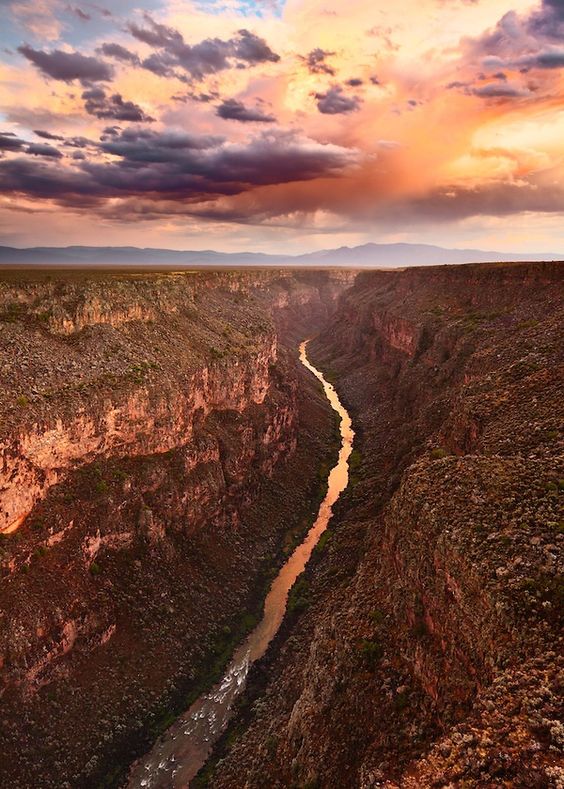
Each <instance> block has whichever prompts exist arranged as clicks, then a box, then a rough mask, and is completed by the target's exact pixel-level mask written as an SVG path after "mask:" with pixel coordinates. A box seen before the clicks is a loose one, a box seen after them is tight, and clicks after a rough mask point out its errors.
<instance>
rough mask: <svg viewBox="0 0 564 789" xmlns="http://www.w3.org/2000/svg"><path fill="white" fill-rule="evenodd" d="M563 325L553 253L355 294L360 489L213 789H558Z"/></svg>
mask: <svg viewBox="0 0 564 789" xmlns="http://www.w3.org/2000/svg"><path fill="white" fill-rule="evenodd" d="M562 317H563V316H562V268H561V266H560V265H559V264H515V265H477V266H463V267H455V268H446V267H442V268H435V269H427V270H421V269H411V270H406V271H401V272H399V271H397V272H371V273H363V274H360V275H359V276H358V278H357V281H356V284H355V285H354V287H352V288H351V289H350V290H348V291H347V292H346V293H345V294H344V295H343V296H342V299H341V302H340V305H339V309H338V312H337V315H336V317H335V319H334V321H333V323H332V325H331V327H330V329H329V330H327V331H326V332H324V333H322V334H321V336H320V337H318V338H317V339H316V340H315V341H314V342H312V344H311V346H310V354H311V356H312V358H313V359H314V362H315V364H316V365H318V366H319V367H320V368H321V369H324V370H326V371H329V372H330V373H331V375H332V376H333V380H335V382H336V386H337V388H338V390H339V392H340V394H341V397H342V399H343V400H344V402H345V403H346V404H347V407H348V408H349V410H350V411H351V413H352V415H353V420H354V423H355V429H356V430H357V440H356V449H355V453H354V454H353V457H352V459H351V460H352V484H351V486H350V489H349V491H348V492H347V493H346V494H345V496H344V498H343V499H342V500H341V501H340V502H339V505H338V511H337V513H336V515H335V518H334V520H333V523H332V525H331V528H330V536H329V539H328V540H327V541H326V542H325V545H324V547H323V548H322V550H319V551H317V553H316V555H315V559H314V561H313V562H312V563H311V565H310V566H309V567H308V569H307V571H306V578H305V581H302V582H301V584H300V603H301V604H300V606H299V608H298V609H294V610H292V611H291V612H290V613H289V615H288V616H287V618H286V621H285V623H284V625H283V628H282V630H281V632H280V634H279V637H278V639H277V643H276V645H275V648H274V649H272V650H271V651H270V653H269V654H268V655H267V656H266V658H265V660H264V661H263V662H262V664H261V665H259V666H257V667H256V668H255V669H254V671H253V673H252V677H251V681H250V686H249V692H248V694H247V697H246V699H245V700H244V701H243V702H242V704H241V705H240V708H239V711H238V715H237V718H236V720H235V722H234V724H233V727H232V731H231V732H230V735H229V737H227V738H226V739H225V741H224V742H223V744H222V746H221V747H220V749H219V750H218V752H217V754H216V763H215V765H214V769H213V771H211V770H210V769H208V770H207V772H206V773H205V775H204V776H202V781H201V783H206V784H209V785H210V786H213V787H217V788H218V789H219V788H220V787H221V789H226V788H227V787H230V788H231V787H232V788H233V789H234V788H235V787H237V788H238V787H242V786H245V787H247V788H248V789H251V788H252V789H259V787H264V786H271V787H288V786H300V787H306V786H307V787H317V788H318V789H333V787H337V786H343V787H345V786H346V787H362V788H363V789H365V788H366V789H368V787H386V788H387V789H392V788H394V789H395V788H397V787H402V788H403V787H406V788H407V787H412V788H413V789H416V788H417V789H425V787H441V786H442V787H466V788H467V789H469V788H470V787H476V788H477V787H480V788H483V789H486V788H488V789H490V788H492V789H493V788H494V787H499V788H501V787H508V786H511V787H522V789H525V787H538V789H541V787H543V788H544V787H553V789H557V787H561V786H562V785H563V781H564V768H563V762H562V748H563V745H564V741H563V739H562V732H563V727H562V706H561V694H562V684H561V683H562V673H561V672H562V662H561V655H562V640H561V633H562V631H561V627H562V541H563V539H564V537H563V535H562V522H561V519H560V518H561V516H560V515H559V509H558V508H559V498H560V497H561V492H562V488H563V486H564V482H563V477H564V473H563V468H562V433H561V430H562V401H561V381H562V368H563V365H562V347H563V344H562ZM218 759H219V761H218Z"/></svg>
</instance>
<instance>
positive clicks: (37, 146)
mask: <svg viewBox="0 0 564 789" xmlns="http://www.w3.org/2000/svg"><path fill="white" fill-rule="evenodd" d="M26 153H29V154H31V155H33V156H47V157H49V158H50V159H62V158H63V154H62V153H61V152H60V151H59V150H58V149H57V148H54V147H53V146H52V145H47V143H40V142H32V143H30V144H29V145H28V146H27V149H26Z"/></svg>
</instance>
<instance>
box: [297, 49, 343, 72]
mask: <svg viewBox="0 0 564 789" xmlns="http://www.w3.org/2000/svg"><path fill="white" fill-rule="evenodd" d="M334 54H335V53H334V52H326V51H325V50H324V49H320V48H319V47H316V48H315V49H312V50H311V52H308V54H307V55H306V56H305V57H301V60H302V61H303V62H304V63H305V65H306V66H307V68H308V71H309V72H310V74H329V75H330V76H332V77H334V76H335V73H336V72H335V69H334V68H333V67H332V66H330V65H329V64H328V63H327V62H326V59H327V58H328V57H331V55H334Z"/></svg>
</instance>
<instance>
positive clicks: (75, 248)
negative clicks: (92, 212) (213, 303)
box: [0, 242, 564, 268]
mask: <svg viewBox="0 0 564 789" xmlns="http://www.w3.org/2000/svg"><path fill="white" fill-rule="evenodd" d="M540 260H564V254H563V253H531V254H524V253H511V252H494V251H488V250H482V249H470V248H468V249H453V248H447V247H441V246H436V245H433V244H410V243H405V242H401V243H394V244H378V243H368V244H363V245H360V246H356V247H349V246H342V247H338V248H337V249H323V250H319V251H316V252H308V253H305V254H301V255H270V254H267V253H263V252H216V251H215V250H211V249H208V250H200V251H197V250H196V251H195V250H174V249H164V248H158V247H155V248H153V247H132V246H120V247H113V246H104V247H96V246H80V245H72V246H68V247H49V246H40V247H27V248H18V247H9V246H0V265H8V266H9V265H17V264H28V265H60V266H65V267H66V266H79V267H81V266H84V265H99V266H114V265H126V266H130V265H156V266H165V267H168V266H210V265H212V266H213V265H217V266H230V265H250V266H252V265H265V266H277V265H288V266H299V265H304V264H314V265H321V266H333V265H335V266H343V267H353V268H354V267H359V268H362V267H390V268H397V267H403V266H427V265H441V264H457V263H458V264H462V263H496V262H500V263H502V262H512V261H540Z"/></svg>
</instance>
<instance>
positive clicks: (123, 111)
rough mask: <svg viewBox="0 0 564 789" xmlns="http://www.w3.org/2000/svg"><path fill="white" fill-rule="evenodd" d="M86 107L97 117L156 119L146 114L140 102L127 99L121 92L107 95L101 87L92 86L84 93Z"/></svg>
mask: <svg viewBox="0 0 564 789" xmlns="http://www.w3.org/2000/svg"><path fill="white" fill-rule="evenodd" d="M82 98H83V99H84V109H85V110H86V112H87V113H88V114H89V115H94V116H95V117H96V118H101V119H103V118H106V119H107V118H113V119H114V120H116V121H134V122H136V123H141V122H143V121H146V122H149V123H152V122H153V121H154V120H155V119H154V118H151V116H150V115H146V114H145V112H144V111H143V110H142V109H141V107H140V106H139V105H138V104H135V103H134V102H132V101H126V100H125V99H124V98H123V97H122V96H121V94H120V93H114V94H113V95H112V96H107V95H106V92H105V91H104V90H102V89H101V88H90V89H89V90H85V91H84V93H83V94H82Z"/></svg>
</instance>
